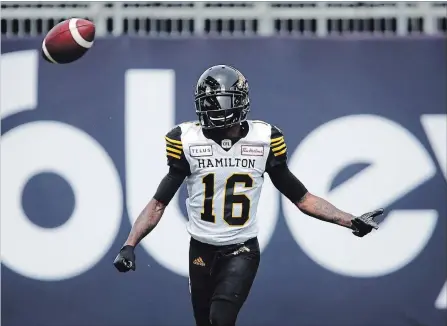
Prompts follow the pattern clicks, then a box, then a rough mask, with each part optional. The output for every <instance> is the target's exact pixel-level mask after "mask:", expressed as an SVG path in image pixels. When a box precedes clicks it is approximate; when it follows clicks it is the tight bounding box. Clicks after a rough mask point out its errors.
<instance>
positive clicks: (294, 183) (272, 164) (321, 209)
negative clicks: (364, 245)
mask: <svg viewBox="0 0 447 326" xmlns="http://www.w3.org/2000/svg"><path fill="white" fill-rule="evenodd" d="M271 134H272V136H271V145H270V154H269V159H268V161H267V168H266V171H267V172H268V173H269V175H270V179H271V180H272V182H273V184H274V185H275V187H276V188H277V189H278V190H279V191H280V192H281V193H282V194H283V195H284V196H286V197H287V198H288V199H289V200H290V201H291V202H292V203H294V204H295V205H296V206H297V207H298V208H299V209H300V210H301V211H302V212H303V213H305V214H307V215H309V216H312V217H315V218H317V219H319V220H322V221H325V222H329V223H334V224H337V225H340V226H344V227H346V228H349V229H352V230H353V234H354V235H356V236H358V237H363V236H365V235H366V234H368V233H370V232H371V231H372V229H378V228H379V225H378V224H377V222H376V221H375V220H374V218H375V217H377V216H379V215H382V214H383V209H378V210H375V211H373V212H369V213H366V214H363V215H362V216H359V217H356V216H354V215H352V214H349V213H346V212H344V211H342V210H340V209H338V208H337V207H335V206H334V205H332V204H331V203H329V202H328V201H326V200H325V199H323V198H320V197H318V196H315V195H313V194H311V193H310V192H309V191H308V190H307V189H306V187H305V186H304V185H303V184H302V183H301V181H300V180H298V178H297V177H296V176H295V175H294V174H293V173H292V172H291V171H290V170H289V168H288V166H287V146H286V143H285V140H284V135H283V134H282V132H281V130H279V129H278V128H276V127H275V126H272V131H271Z"/></svg>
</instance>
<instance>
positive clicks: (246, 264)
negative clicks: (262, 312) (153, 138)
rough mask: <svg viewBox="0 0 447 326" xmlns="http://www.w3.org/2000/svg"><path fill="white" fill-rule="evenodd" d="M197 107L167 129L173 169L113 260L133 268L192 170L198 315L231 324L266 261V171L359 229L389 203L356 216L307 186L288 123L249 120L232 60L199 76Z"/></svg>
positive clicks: (202, 324) (334, 219) (123, 268)
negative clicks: (262, 223)
mask: <svg viewBox="0 0 447 326" xmlns="http://www.w3.org/2000/svg"><path fill="white" fill-rule="evenodd" d="M195 106H196V113H197V115H198V117H199V121H198V122H187V123H182V124H180V125H178V126H176V127H175V128H174V129H172V130H171V131H170V132H168V133H167V135H166V137H165V140H166V155H167V161H168V165H169V172H168V174H167V175H166V176H165V177H164V178H163V180H162V181H161V183H160V185H159V187H158V189H157V191H156V193H155V195H154V197H153V198H152V199H151V200H150V201H149V203H148V204H147V206H146V207H145V208H144V210H143V211H142V212H141V214H140V216H139V217H138V219H137V220H136V221H135V223H134V225H133V227H132V230H131V231H130V234H129V237H128V239H127V241H126V242H125V243H124V246H123V247H122V249H121V250H120V252H119V254H118V256H117V257H116V259H115V261H114V265H115V267H116V268H117V269H118V270H119V271H120V272H127V271H129V270H135V254H134V248H135V246H136V245H138V243H139V242H140V241H141V240H142V239H143V238H144V237H145V236H146V235H148V234H149V233H150V232H151V231H152V230H153V229H154V228H155V226H156V225H157V223H158V222H159V221H160V218H161V217H162V215H163V212H164V210H165V208H166V206H167V205H168V204H169V202H170V200H171V199H172V198H173V196H174V195H175V193H176V192H177V190H178V189H179V187H180V186H181V184H182V183H183V181H184V180H185V179H186V184H187V188H188V194H189V197H188V199H187V201H186V206H187V211H188V217H189V220H188V223H187V224H186V228H187V231H188V232H189V234H190V235H191V240H190V251H189V278H190V291H191V301H192V306H193V311H194V317H195V320H196V324H197V325H198V326H209V325H212V326H234V325H235V323H236V318H237V316H238V313H239V311H240V309H241V307H242V305H243V303H244V302H245V300H246V299H247V296H248V293H249V291H250V288H251V286H252V283H253V280H254V278H255V276H256V272H257V270H258V266H259V261H260V250H259V244H258V239H257V234H258V228H257V222H256V211H257V208H258V201H259V197H260V194H261V188H262V184H263V182H264V173H268V174H269V176H270V179H271V180H272V182H273V184H274V185H275V187H276V188H277V189H278V190H279V191H280V192H281V193H282V194H283V195H284V196H286V197H287V198H288V199H289V200H291V201H292V202H293V203H294V204H295V205H296V207H297V208H298V209H299V210H301V211H302V212H304V213H305V214H307V215H310V216H312V217H315V218H317V219H320V220H323V221H326V222H329V223H334V224H338V225H340V226H343V227H346V228H350V229H352V231H353V234H354V235H355V236H358V237H363V236H365V235H366V234H368V233H370V232H371V230H372V229H377V228H378V224H377V222H376V221H375V220H374V218H375V217H376V216H378V215H381V214H382V213H383V209H379V210H376V211H373V212H369V213H366V214H364V215H362V216H360V217H356V216H353V215H351V214H348V213H345V212H343V211H341V210H339V209H338V208H336V207H334V206H333V205H332V204H330V203H329V202H327V201H326V200H324V199H322V198H320V197H317V196H315V195H313V194H311V193H310V192H308V191H307V189H306V187H305V186H304V185H303V184H302V183H301V182H300V181H299V180H298V179H297V178H296V177H295V176H294V175H293V174H292V172H291V171H290V170H289V168H288V167H287V146H286V141H285V139H284V135H283V134H282V132H281V130H280V129H278V128H277V127H275V126H272V125H270V124H268V123H266V122H262V121H251V120H247V114H248V112H249V110H250V100H249V87H248V83H247V80H246V79H245V77H244V76H243V75H242V74H241V73H240V72H239V71H238V70H236V69H235V68H233V67H230V66H226V65H219V66H214V67H211V68H209V69H207V70H206V71H205V72H204V73H203V74H202V75H201V76H200V78H199V81H198V82H197V86H196V90H195Z"/></svg>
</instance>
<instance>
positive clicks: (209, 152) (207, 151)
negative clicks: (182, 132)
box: [189, 145, 213, 157]
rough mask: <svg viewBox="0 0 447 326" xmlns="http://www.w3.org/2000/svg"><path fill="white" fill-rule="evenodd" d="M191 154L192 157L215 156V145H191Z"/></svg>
mask: <svg viewBox="0 0 447 326" xmlns="http://www.w3.org/2000/svg"><path fill="white" fill-rule="evenodd" d="M189 155H191V157H202V156H213V147H212V146H211V145H196V146H189Z"/></svg>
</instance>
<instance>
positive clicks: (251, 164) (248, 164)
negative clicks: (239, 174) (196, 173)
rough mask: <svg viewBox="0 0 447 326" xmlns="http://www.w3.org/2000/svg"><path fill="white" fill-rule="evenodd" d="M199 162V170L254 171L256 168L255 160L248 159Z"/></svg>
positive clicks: (201, 159)
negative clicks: (235, 169) (240, 168)
mask: <svg viewBox="0 0 447 326" xmlns="http://www.w3.org/2000/svg"><path fill="white" fill-rule="evenodd" d="M197 162H198V163H199V169H204V168H219V167H223V168H227V167H230V168H233V167H234V168H239V167H243V168H249V169H254V168H255V159H248V158H236V157H233V158H215V159H210V158H207V159H205V158H199V159H197Z"/></svg>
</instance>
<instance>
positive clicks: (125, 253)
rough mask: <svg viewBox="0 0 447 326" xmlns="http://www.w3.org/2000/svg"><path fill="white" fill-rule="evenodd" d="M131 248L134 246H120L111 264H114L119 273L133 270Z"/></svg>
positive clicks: (133, 262) (133, 256) (133, 255)
mask: <svg viewBox="0 0 447 326" xmlns="http://www.w3.org/2000/svg"><path fill="white" fill-rule="evenodd" d="M133 250H134V247H132V246H124V247H122V248H121V250H120V253H119V254H118V256H116V258H115V261H114V262H113V265H115V267H116V269H117V270H118V271H120V272H121V273H125V272H128V271H130V270H133V271H134V270H135V253H134V252H133Z"/></svg>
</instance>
